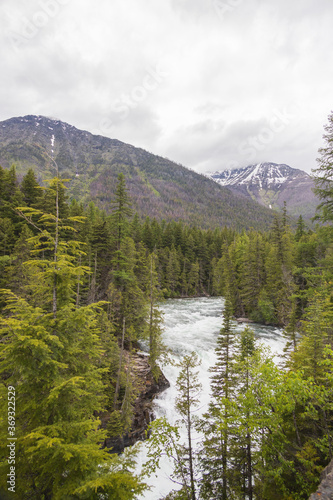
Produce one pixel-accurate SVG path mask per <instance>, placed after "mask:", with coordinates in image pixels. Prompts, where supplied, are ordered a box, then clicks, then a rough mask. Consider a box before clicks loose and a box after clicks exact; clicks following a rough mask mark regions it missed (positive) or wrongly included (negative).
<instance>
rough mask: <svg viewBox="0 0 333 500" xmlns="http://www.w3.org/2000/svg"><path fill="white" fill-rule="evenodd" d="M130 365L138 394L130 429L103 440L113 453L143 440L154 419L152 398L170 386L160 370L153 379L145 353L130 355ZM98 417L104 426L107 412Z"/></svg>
mask: <svg viewBox="0 0 333 500" xmlns="http://www.w3.org/2000/svg"><path fill="white" fill-rule="evenodd" d="M131 367H132V372H133V376H134V380H135V385H136V387H137V390H138V395H137V398H136V400H135V402H134V416H133V420H132V426H131V429H130V431H129V432H127V433H126V434H124V435H123V436H121V437H117V438H107V439H106V440H105V443H104V447H106V448H112V452H113V453H121V452H122V451H123V450H124V448H126V447H127V446H132V445H133V444H135V443H136V442H137V441H140V440H141V441H143V440H144V439H145V438H146V431H147V429H148V426H149V424H150V422H152V420H154V412H153V404H152V403H153V399H154V397H155V396H156V395H157V394H160V393H161V392H163V391H164V390H165V389H167V388H168V387H170V383H169V382H168V380H167V379H166V378H165V376H164V375H163V373H162V371H160V374H159V376H158V378H157V380H155V379H154V377H153V374H152V372H151V368H150V365H149V363H148V355H147V354H145V353H136V354H134V355H132V356H131ZM100 418H101V421H102V428H106V427H107V423H108V420H109V418H110V415H109V413H105V414H103V415H100Z"/></svg>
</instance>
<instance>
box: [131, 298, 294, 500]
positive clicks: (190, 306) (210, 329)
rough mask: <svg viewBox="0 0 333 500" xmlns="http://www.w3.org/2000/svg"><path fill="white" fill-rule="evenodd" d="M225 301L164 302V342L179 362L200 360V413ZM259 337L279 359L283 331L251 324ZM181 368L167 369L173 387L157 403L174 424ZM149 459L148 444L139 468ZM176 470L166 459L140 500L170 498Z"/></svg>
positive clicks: (160, 412) (159, 412)
mask: <svg viewBox="0 0 333 500" xmlns="http://www.w3.org/2000/svg"><path fill="white" fill-rule="evenodd" d="M223 307H224V299H223V298H221V297H207V298H206V297H203V298H202V297H201V298H190V299H169V300H167V301H165V302H164V303H163V305H162V306H161V310H162V311H163V313H164V334H163V340H164V343H165V344H166V345H167V346H168V347H169V348H170V349H171V352H172V356H173V358H174V359H175V360H180V359H181V358H182V357H183V356H184V355H185V354H189V353H190V352H192V351H195V352H196V353H197V354H198V355H199V357H200V359H201V365H200V366H199V367H198V371H199V380H200V382H201V384H202V392H201V404H200V411H199V414H202V413H204V412H205V411H206V410H207V406H208V403H209V393H210V378H209V377H210V373H209V368H210V367H211V366H213V365H214V363H215V360H216V357H215V352H214V350H215V346H216V339H217V336H218V333H219V330H220V328H221V326H222V311H223ZM234 326H235V329H236V331H241V330H242V329H244V327H245V325H244V324H242V325H239V324H238V323H237V322H235V324H234ZM250 326H251V328H252V329H253V330H254V332H255V335H256V337H257V338H258V340H260V342H262V343H263V344H264V345H266V346H269V347H270V348H271V350H272V353H274V355H275V356H276V359H277V360H278V356H279V353H281V351H282V350H283V347H284V344H285V339H284V337H283V335H282V330H281V329H280V328H276V327H271V326H263V325H258V324H255V323H253V324H251V325H250ZM178 372H179V369H178V368H177V367H175V366H164V367H163V373H164V374H165V376H166V377H167V379H168V380H169V382H170V388H169V389H167V390H166V391H164V392H163V393H162V394H160V395H159V396H158V397H157V398H156V399H155V400H154V411H155V415H156V418H159V417H162V416H165V417H166V418H167V419H168V421H169V422H170V423H171V424H174V423H175V421H176V420H177V418H179V417H178V415H177V414H176V412H175V409H174V402H175V398H176V395H177V391H176V388H175V384H176V380H177V376H178ZM145 458H146V449H145V444H144V443H143V445H142V449H141V451H140V454H139V455H138V465H139V467H140V464H142V463H143V462H144V461H145ZM171 470H172V467H171V464H170V463H168V461H167V460H166V459H164V458H163V459H161V462H160V469H159V471H158V475H157V477H155V476H151V477H150V478H149V479H148V480H147V482H148V484H150V485H152V486H153V488H152V490H151V491H149V492H146V493H144V494H143V495H142V496H140V497H139V499H140V500H159V499H160V498H162V497H163V496H165V495H167V494H168V493H169V492H170V491H171V490H172V489H176V485H175V484H174V483H173V482H172V481H171V479H170V478H169V476H170V472H171Z"/></svg>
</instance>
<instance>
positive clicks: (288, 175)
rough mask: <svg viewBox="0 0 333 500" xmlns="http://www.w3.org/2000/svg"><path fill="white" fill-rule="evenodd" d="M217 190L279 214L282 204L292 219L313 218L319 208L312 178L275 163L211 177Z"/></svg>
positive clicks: (228, 171)
mask: <svg viewBox="0 0 333 500" xmlns="http://www.w3.org/2000/svg"><path fill="white" fill-rule="evenodd" d="M210 177H211V178H212V179H213V180H215V181H216V182H217V183H218V184H219V185H220V186H224V187H226V186H227V187H228V188H229V189H231V190H232V191H233V192H234V193H238V194H243V195H244V196H247V197H248V198H251V199H252V200H256V201H257V202H258V203H260V204H261V205H264V206H266V207H268V208H273V209H276V210H280V209H281V208H282V207H283V204H284V202H285V201H286V203H287V209H288V212H289V213H290V214H291V215H293V216H299V215H302V216H303V217H304V218H305V219H310V218H311V217H313V216H314V214H315V210H316V207H317V205H318V204H319V200H318V198H316V196H315V194H314V193H313V191H312V189H313V188H314V182H313V180H312V178H311V177H310V176H309V175H308V174H307V173H306V172H303V171H302V170H298V169H296V168H291V167H289V165H284V164H277V163H259V164H257V165H249V166H248V167H244V168H236V169H234V170H224V171H222V172H215V173H213V174H210Z"/></svg>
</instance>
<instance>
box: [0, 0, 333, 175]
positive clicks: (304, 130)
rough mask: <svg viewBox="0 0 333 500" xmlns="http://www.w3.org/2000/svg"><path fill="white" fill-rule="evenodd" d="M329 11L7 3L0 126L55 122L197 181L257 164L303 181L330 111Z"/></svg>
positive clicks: (318, 7)
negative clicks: (28, 118)
mask: <svg viewBox="0 0 333 500" xmlns="http://www.w3.org/2000/svg"><path fill="white" fill-rule="evenodd" d="M332 10H333V6H332V3H331V0H319V1H318V0H303V2H302V3H300V2H294V3H291V2H290V0H288V1H287V0H280V1H279V2H276V1H275V0H266V1H264V0H248V1H246V2H245V0H211V1H206V0H167V1H165V2H156V1H155V2H154V1H153V0H145V1H143V0H136V1H134V0H122V1H121V0H114V1H113V2H112V3H110V2H109V1H107V0H101V1H100V2H99V3H98V5H96V2H93V1H92V0H81V1H80V0H38V1H35V0H33V1H31V2H29V3H28V2H25V1H24V0H13V2H10V3H4V2H3V3H2V4H1V5H0V33H1V35H0V42H1V44H0V57H1V63H2V77H1V81H0V89H1V93H0V99H1V107H0V119H2V120H4V119H7V118H10V117H12V116H18V115H23V114H31V113H39V114H45V115H47V116H56V117H58V118H60V119H62V120H64V121H68V122H70V123H72V124H73V125H75V126H77V127H79V128H83V129H86V130H90V131H92V132H93V133H102V134H104V135H108V136H110V137H114V138H118V139H120V140H123V141H125V142H128V143H132V144H134V145H138V146H140V147H144V148H146V149H148V150H150V151H153V152H155V153H156V154H161V155H164V156H168V157H169V158H171V159H174V160H175V161H179V162H182V163H183V164H185V165H187V166H189V167H192V168H194V169H196V170H198V171H207V170H216V169H222V168H226V167H228V166H230V165H238V164H239V165H244V164H248V162H252V161H263V160H269V161H283V162H285V163H289V164H290V165H291V166H294V167H297V168H304V169H306V170H310V169H311V168H312V167H313V166H315V158H316V156H317V149H318V147H319V146H320V144H321V136H322V132H323V125H324V123H325V122H326V119H327V115H328V114H329V112H330V110H331V108H332V104H331V103H332V100H333V88H332V84H331V82H332V80H333V64H332V58H333V54H332V50H331V47H332V43H333V32H332V29H331V17H332V16H331V14H332ZM292 110H293V111H292ZM288 113H289V114H288ZM290 115H293V116H292V117H290ZM279 116H280V118H279ZM281 116H282V118H281ZM288 116H289V118H288ZM283 117H284V118H283Z"/></svg>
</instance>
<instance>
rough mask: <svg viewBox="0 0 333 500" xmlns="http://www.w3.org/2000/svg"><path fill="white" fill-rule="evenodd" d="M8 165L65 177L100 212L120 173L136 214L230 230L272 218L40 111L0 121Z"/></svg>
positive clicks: (202, 181) (191, 175)
mask: <svg viewBox="0 0 333 500" xmlns="http://www.w3.org/2000/svg"><path fill="white" fill-rule="evenodd" d="M55 162H56V163H55ZM13 164H15V165H16V169H17V173H18V175H19V176H22V174H26V173H27V171H28V169H29V168H33V169H34V171H35V174H36V176H37V180H38V182H40V183H42V182H43V181H44V180H45V179H51V178H52V177H54V176H58V175H59V177H61V178H63V179H66V178H68V179H70V182H69V183H68V184H67V186H68V196H69V198H70V199H73V198H75V199H76V200H77V201H78V202H81V201H82V202H83V203H84V204H85V205H86V204H87V203H89V202H90V201H93V202H94V203H95V205H96V206H97V207H98V208H100V209H103V210H105V211H106V212H107V213H110V211H111V204H110V203H111V201H112V200H113V198H114V195H115V190H116V185H117V177H118V174H119V173H123V174H124V175H125V177H126V183H127V189H128V191H129V194H130V196H131V200H132V205H133V209H134V210H135V211H136V212H137V213H138V215H139V217H140V218H141V219H142V218H145V217H146V216H147V215H148V216H150V217H151V218H156V219H157V220H159V221H161V220H162V219H164V220H166V221H168V222H170V221H172V220H176V221H183V222H186V223H187V224H191V225H192V226H196V227H201V228H211V229H214V228H215V227H223V226H229V227H233V228H235V229H237V230H240V229H242V228H245V229H248V228H250V227H253V228H255V229H262V228H268V227H269V225H270V224H271V222H272V219H273V215H272V212H271V210H269V209H268V208H265V207H262V206H260V205H259V204H258V203H256V202H254V201H252V200H249V199H247V198H246V197H245V196H243V195H237V194H234V193H232V192H231V191H230V190H229V189H227V188H223V187H221V186H218V185H217V184H216V183H215V182H213V181H212V180H211V179H209V178H207V177H205V176H203V175H200V174H198V173H196V172H194V171H192V170H189V169H187V168H185V167H183V166H182V165H179V164H176V163H174V162H172V161H170V160H168V159H167V158H162V157H161V156H157V155H154V154H152V153H149V152H148V151H145V150H143V149H140V148H136V147H134V146H131V145H130V144H125V143H123V142H121V141H118V140H116V139H109V138H107V137H102V136H100V135H93V134H90V133H89V132H86V131H84V130H78V129H77V128H75V127H73V126H71V125H69V124H67V123H64V122H61V121H59V120H52V119H50V118H46V117H43V116H32V115H29V116H25V117H22V118H11V119H9V120H5V121H3V122H0V165H2V167H4V168H8V169H9V168H10V167H11V166H12V165H13ZM56 165H57V166H56Z"/></svg>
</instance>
